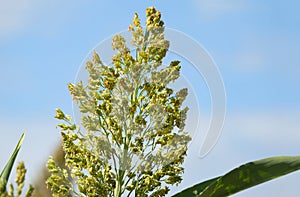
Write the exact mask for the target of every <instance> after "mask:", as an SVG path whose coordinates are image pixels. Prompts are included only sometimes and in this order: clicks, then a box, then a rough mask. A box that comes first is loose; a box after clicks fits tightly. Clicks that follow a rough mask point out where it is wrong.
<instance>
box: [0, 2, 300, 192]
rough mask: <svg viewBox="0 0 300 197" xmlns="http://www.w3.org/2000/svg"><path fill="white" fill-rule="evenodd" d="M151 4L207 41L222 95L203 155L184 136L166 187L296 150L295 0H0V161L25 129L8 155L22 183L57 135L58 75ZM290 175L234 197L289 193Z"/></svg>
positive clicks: (33, 174) (64, 78) (299, 62)
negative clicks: (213, 134)
mask: <svg viewBox="0 0 300 197" xmlns="http://www.w3.org/2000/svg"><path fill="white" fill-rule="evenodd" d="M152 5H154V6H155V7H156V8H157V9H158V10H160V11H161V12H162V16H163V20H164V21H165V24H166V26H167V27H169V28H174V29H177V30H179V31H182V32H184V33H186V34H188V35H190V36H191V37H192V38H194V39H196V40H197V41H198V42H199V43H201V44H202V45H203V46H204V47H205V48H206V49H207V50H208V52H209V53H210V54H211V56H212V57H213V59H214V60H215V62H216V64H217V65H218V67H219V69H220V73H221V75H222V77H223V80H224V84H225V87H226V94H227V115H226V120H225V124H224V129H223V131H222V135H221V137H220V139H219V141H218V143H217V144H216V146H215V147H214V149H213V150H212V151H211V152H210V153H209V154H208V155H207V156H206V157H204V158H199V157H198V151H199V145H197V143H193V144H192V146H191V148H190V151H189V155H188V159H187V160H186V163H185V168H186V172H185V175H184V181H183V182H182V184H181V185H180V186H179V187H178V188H173V190H172V191H173V192H174V191H177V190H181V189H182V188H185V187H187V186H190V185H192V184H195V183H198V182H200V181H201V180H205V179H208V178H212V177H215V176H218V175H221V174H224V173H226V172H227V171H228V170H230V169H232V168H234V167H237V166H239V165H241V164H243V163H245V162H248V161H251V160H256V159H260V158H264V157H270V156H276V155H299V154H300V143H299V141H300V132H299V131H300V77H299V75H300V59H299V55H300V54H299V52H300V36H299V35H300V15H299V13H298V8H299V6H300V3H299V2H298V1H296V0H287V1H279V0H275V1H270V0H266V1H263V2H262V1H258V0H252V1H250V0H244V1H242V0H227V1H225V0H191V1H176V2H175V1H172V2H171V1H166V0H160V1H151V2H150V1H143V2H142V1H115V0H112V1H104V0H98V1H80V2H76V3H74V1H69V0H66V1H59V0H51V1H50V0H45V1H38V0H18V1H17V0H11V1H4V0H0V84H1V86H0V94H1V97H0V134H1V136H2V137H1V144H0V150H1V151H0V169H2V168H3V166H4V165H5V163H6V161H7V160H8V158H9V156H10V154H11V152H12V151H13V149H14V147H15V145H16V143H17V141H18V139H19V137H20V136H21V133H22V132H23V131H26V134H27V135H26V138H25V141H24V144H23V146H22V149H21V151H20V153H19V157H18V160H24V161H25V165H26V166H27V169H28V175H27V178H28V179H27V183H29V182H34V181H35V180H37V176H38V175H39V173H40V172H41V169H42V168H43V166H44V165H45V162H46V161H47V159H48V157H49V155H50V154H53V152H54V149H55V147H56V146H57V144H59V139H60V133H59V130H58V129H57V128H56V124H57V123H58V121H57V120H55V119H54V118H53V116H54V115H55V108H61V109H63V110H64V111H65V112H66V113H67V114H72V100H71V96H70V95H69V92H68V89H67V83H68V82H74V81H75V77H76V74H77V71H78V69H79V66H80V65H81V62H82V61H83V60H84V58H85V57H86V55H87V54H88V53H89V52H90V50H91V49H93V48H94V47H95V46H96V45H97V44H98V43H99V42H100V41H102V40H104V39H106V38H107V37H110V36H111V35H113V34H115V33H117V32H120V31H122V30H125V29H127V27H128V25H129V24H130V23H131V19H132V17H133V14H134V13H135V12H138V13H139V15H140V16H141V18H142V19H144V18H145V16H144V15H145V9H146V8H147V7H149V6H152ZM142 22H144V21H142ZM100 55H101V54H100ZM195 87H197V85H196V84H195ZM196 91H200V92H201V91H202V90H201V88H199V89H196ZM205 99H206V98H205ZM200 113H201V112H200ZM204 118H205V117H204ZM197 137H198V138H199V137H201V136H200V135H197ZM199 140H201V139H199ZM196 141H197V139H196ZM12 178H13V177H12ZM11 180H13V179H11ZM299 180H300V173H299V172H296V173H293V174H290V175H288V176H285V177H282V178H280V179H278V180H274V181H271V182H268V183H265V184H262V185H260V186H257V187H254V188H252V189H249V190H247V191H244V192H241V193H239V194H237V195H235V196H241V197H250V196H296V194H299V192H300V188H299V185H298V183H299Z"/></svg>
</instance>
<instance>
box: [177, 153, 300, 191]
mask: <svg viewBox="0 0 300 197" xmlns="http://www.w3.org/2000/svg"><path fill="white" fill-rule="evenodd" d="M299 169H300V156H282V157H271V158H266V159H262V160H257V161H254V162H249V163H247V164H244V165H242V166H240V167H238V168H236V169H234V170H232V171H230V172H228V173H227V174H225V175H224V176H220V177H217V178H215V179H211V180H209V181H211V182H210V183H211V184H208V186H207V187H206V188H205V189H203V186H205V184H206V183H207V182H203V183H199V184H198V185H195V186H193V188H195V189H197V188H199V190H197V191H198V192H199V191H200V192H201V190H202V192H201V193H200V194H199V195H197V196H198V197H220V196H229V195H232V194H235V193H237V192H240V191H242V190H245V189H248V188H250V187H253V186H255V185H258V184H261V183H263V182H266V181H270V180H272V179H275V178H278V177H280V176H283V175H286V174H288V173H291V172H294V171H297V170H299ZM208 183H209V182H208ZM179 194H180V196H186V197H189V196H193V195H192V194H191V193H190V190H189V189H186V190H184V191H183V192H181V193H179ZM194 196H196V195H194ZM175 197H179V196H177V194H176V195H175Z"/></svg>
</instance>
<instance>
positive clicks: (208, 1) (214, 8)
mask: <svg viewBox="0 0 300 197" xmlns="http://www.w3.org/2000/svg"><path fill="white" fill-rule="evenodd" d="M195 4H196V5H197V7H198V8H199V14H200V15H201V16H202V17H203V18H204V19H206V20H211V19H215V18H217V17H220V16H222V15H224V14H227V13H231V12H236V11H240V10H243V9H244V8H245V7H246V6H247V5H246V4H245V3H244V2H243V1H240V0H196V1H195Z"/></svg>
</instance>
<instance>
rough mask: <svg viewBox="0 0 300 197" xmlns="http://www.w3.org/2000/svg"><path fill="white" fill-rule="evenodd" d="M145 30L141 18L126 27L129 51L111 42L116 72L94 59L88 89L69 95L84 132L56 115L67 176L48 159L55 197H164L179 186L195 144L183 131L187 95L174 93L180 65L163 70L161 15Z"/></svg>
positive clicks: (151, 14) (152, 16)
mask: <svg viewBox="0 0 300 197" xmlns="http://www.w3.org/2000/svg"><path fill="white" fill-rule="evenodd" d="M146 18H147V20H146V28H145V29H144V28H143V27H142V26H141V22H140V19H139V17H138V15H137V14H135V15H134V18H133V22H132V24H131V25H130V26H129V31H130V32H132V39H131V45H132V46H133V47H134V49H133V50H132V49H130V48H129V47H128V46H127V43H126V39H125V38H124V37H122V36H121V35H116V36H114V38H113V40H112V48H113V49H114V50H115V51H116V54H115V55H114V56H113V57H112V64H111V65H106V64H105V63H103V62H102V61H101V59H100V57H99V55H98V53H97V52H96V51H95V52H94V55H93V58H92V60H91V61H88V62H87V63H86V69H87V71H88V73H89V79H88V83H87V85H84V84H83V83H82V82H79V83H77V84H71V83H70V84H69V85H68V88H69V90H70V93H71V95H72V97H73V100H74V101H75V102H77V104H78V107H79V110H80V112H81V113H82V122H81V125H75V124H73V123H72V122H71V118H70V116H67V115H65V114H64V113H63V112H62V111H61V110H60V109H57V114H56V116H55V117H56V118H58V119H60V120H64V121H65V122H66V123H63V124H59V125H58V126H59V127H61V129H62V138H63V148H64V151H65V158H66V166H67V168H68V170H69V173H68V171H67V170H66V169H62V168H60V167H58V166H57V165H56V164H55V162H54V160H53V159H52V158H50V160H49V162H48V168H49V171H50V172H51V176H50V178H49V179H48V181H47V184H48V186H49V187H50V189H51V190H52V192H53V195H54V196H73V195H76V196H114V197H120V196H122V195H127V196H130V195H133V194H134V195H135V196H137V197H144V196H165V195H166V194H167V193H168V192H169V188H168V185H173V184H179V183H180V182H181V180H182V179H181V175H182V174H183V171H184V169H183V168H182V163H183V162H184V157H185V155H186V152H187V144H188V142H189V141H190V140H191V138H190V136H189V135H188V134H187V132H185V131H184V127H185V119H186V116H187V111H188V108H187V107H185V108H182V104H183V102H184V100H185V98H186V96H187V89H182V90H179V91H178V92H174V90H173V89H171V88H170V87H169V84H171V83H173V82H174V81H175V80H176V79H177V78H178V77H179V76H180V68H181V66H180V62H179V61H172V62H171V63H169V65H167V66H164V65H163V58H164V57H165V56H166V54H167V51H168V48H169V42H168V41H167V40H165V37H164V23H163V21H162V20H161V13H160V12H159V11H157V10H156V9H155V8H154V7H150V8H147V10H146Z"/></svg>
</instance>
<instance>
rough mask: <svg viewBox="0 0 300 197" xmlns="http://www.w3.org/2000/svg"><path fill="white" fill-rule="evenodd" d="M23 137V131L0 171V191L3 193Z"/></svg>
mask: <svg viewBox="0 0 300 197" xmlns="http://www.w3.org/2000/svg"><path fill="white" fill-rule="evenodd" d="M24 137H25V133H23V134H22V136H21V138H20V140H19V142H18V144H17V146H16V148H15V150H14V152H13V154H12V155H11V157H10V159H9V161H8V162H7V164H6V165H5V167H4V169H3V170H2V172H1V174H0V193H4V192H5V191H6V184H7V181H8V178H9V175H10V173H11V170H12V167H13V165H14V162H15V160H16V157H17V155H18V152H19V150H20V148H21V145H22V143H23V140H24Z"/></svg>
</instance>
